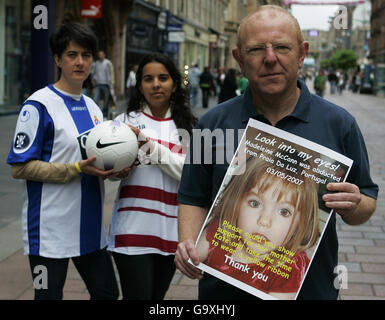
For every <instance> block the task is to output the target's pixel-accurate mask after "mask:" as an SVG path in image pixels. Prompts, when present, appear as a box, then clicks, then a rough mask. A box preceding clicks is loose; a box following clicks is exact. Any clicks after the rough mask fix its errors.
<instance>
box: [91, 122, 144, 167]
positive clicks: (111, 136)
mask: <svg viewBox="0 0 385 320" xmlns="http://www.w3.org/2000/svg"><path fill="white" fill-rule="evenodd" d="M86 154H87V157H88V158H91V157H93V156H96V160H95V161H94V162H93V165H94V166H95V167H96V168H99V169H102V170H110V169H114V170H115V171H116V172H118V171H121V170H123V169H124V168H127V167H129V166H131V165H132V164H133V163H134V161H135V159H136V157H137V155H138V140H137V138H136V135H135V133H134V132H133V131H132V130H131V129H130V127H129V126H127V125H126V124H124V123H123V122H120V121H117V120H108V121H104V122H102V123H100V124H98V125H97V126H95V127H94V128H93V129H91V131H90V133H89V134H88V137H87V141H86Z"/></svg>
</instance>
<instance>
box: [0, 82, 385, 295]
mask: <svg viewBox="0 0 385 320" xmlns="http://www.w3.org/2000/svg"><path fill="white" fill-rule="evenodd" d="M308 85H309V88H312V85H311V83H308ZM328 93H329V91H327V93H326V95H325V98H326V99H328V100H330V101H332V102H334V103H336V104H338V105H340V106H342V107H344V108H346V109H347V110H348V111H349V112H350V113H351V114H353V116H354V117H355V118H356V120H357V122H358V124H359V125H360V128H361V130H362V133H363V135H364V138H365V141H366V144H367V148H368V153H369V158H370V159H369V160H370V163H371V173H372V177H373V179H374V180H375V182H376V183H377V184H378V185H379V187H380V193H379V197H378V201H377V210H376V212H375V213H374V215H373V217H372V218H371V219H370V220H369V221H368V222H367V223H365V224H363V225H360V226H348V225H346V224H345V223H343V222H342V220H341V219H338V225H337V226H338V237H339V243H340V249H339V263H340V265H343V266H345V267H346V268H347V270H348V273H347V280H348V283H347V288H343V289H342V290H341V291H340V298H341V299H344V300H346V299H382V300H385V195H384V192H383V190H384V187H385V148H384V141H385V130H384V123H385V98H379V97H375V96H373V95H363V94H353V93H352V92H350V91H345V92H343V94H341V95H340V94H334V95H330V94H328ZM199 101H200V100H199ZM215 102H216V99H214V98H213V97H212V98H211V99H210V107H212V106H213V105H215ZM124 108H125V107H124V105H123V104H122V105H120V106H119V108H118V112H119V111H123V110H124ZM193 111H194V113H195V114H196V115H197V116H201V115H202V114H204V112H206V109H203V108H201V107H197V108H195V109H194V110H193ZM16 119H17V116H16V115H12V116H3V117H0V132H1V138H0V154H1V159H2V165H1V166H0V186H1V191H0V201H1V202H0V203H1V209H0V244H1V246H0V300H2V299H12V300H25V299H33V285H32V281H31V274H30V270H29V263H28V259H27V257H26V256H24V255H23V251H22V249H21V247H22V241H21V224H20V215H21V195H20V190H21V186H20V182H19V181H16V180H14V179H12V177H11V170H10V166H8V165H7V164H5V161H6V157H7V155H8V152H9V148H10V146H11V141H12V137H13V133H14V127H15V122H16ZM116 188H117V184H116V182H114V183H112V182H110V181H106V201H105V209H106V210H105V212H106V215H105V224H106V226H108V223H109V218H110V215H111V210H112V205H113V199H114V196H115V190H116ZM197 292H198V290H197V281H196V280H190V279H188V278H187V277H185V276H182V275H181V274H180V273H179V272H177V273H176V274H175V276H174V279H173V281H172V284H171V287H170V289H169V291H168V293H167V295H166V299H169V300H173V299H178V300H179V299H186V300H195V299H197ZM88 298H89V296H88V293H87V290H86V288H85V285H84V283H83V281H82V280H81V278H80V276H79V275H78V273H77V271H76V269H75V268H74V267H73V265H72V263H71V264H70V269H69V273H68V276H67V282H66V285H65V292H64V299H66V300H78V299H79V300H83V299H88Z"/></svg>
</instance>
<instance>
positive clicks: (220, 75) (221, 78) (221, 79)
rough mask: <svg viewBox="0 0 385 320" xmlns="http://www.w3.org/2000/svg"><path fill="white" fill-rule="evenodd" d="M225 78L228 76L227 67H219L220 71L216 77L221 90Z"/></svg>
mask: <svg viewBox="0 0 385 320" xmlns="http://www.w3.org/2000/svg"><path fill="white" fill-rule="evenodd" d="M225 78H226V68H225V67H220V68H219V73H218V75H217V78H216V80H217V86H218V87H219V92H220V91H221V89H222V86H223V82H224V81H225Z"/></svg>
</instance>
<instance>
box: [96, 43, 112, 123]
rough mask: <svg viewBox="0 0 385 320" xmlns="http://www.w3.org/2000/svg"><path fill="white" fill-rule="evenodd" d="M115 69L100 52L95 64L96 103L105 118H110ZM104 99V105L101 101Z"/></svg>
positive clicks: (102, 52) (101, 51)
mask: <svg viewBox="0 0 385 320" xmlns="http://www.w3.org/2000/svg"><path fill="white" fill-rule="evenodd" d="M113 79H114V68H113V65H112V62H111V61H110V60H108V59H107V58H106V54H105V53H104V51H103V50H100V51H99V52H98V60H97V61H96V63H95V74H94V81H95V83H96V85H95V96H94V100H95V102H96V103H97V104H98V105H99V106H100V108H101V109H102V111H103V116H104V117H105V118H107V117H108V111H109V110H108V109H109V100H110V94H111V90H113ZM102 97H103V105H101V104H100V99H101V98H102Z"/></svg>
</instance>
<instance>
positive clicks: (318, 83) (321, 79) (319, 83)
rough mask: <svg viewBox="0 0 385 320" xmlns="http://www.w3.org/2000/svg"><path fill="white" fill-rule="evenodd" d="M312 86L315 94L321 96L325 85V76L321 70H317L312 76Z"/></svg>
mask: <svg viewBox="0 0 385 320" xmlns="http://www.w3.org/2000/svg"><path fill="white" fill-rule="evenodd" d="M313 86H314V90H315V94H316V95H318V96H320V97H321V98H322V97H323V96H324V92H325V87H326V76H325V75H324V72H323V70H319V71H318V74H317V75H316V76H315V77H314V82H313Z"/></svg>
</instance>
